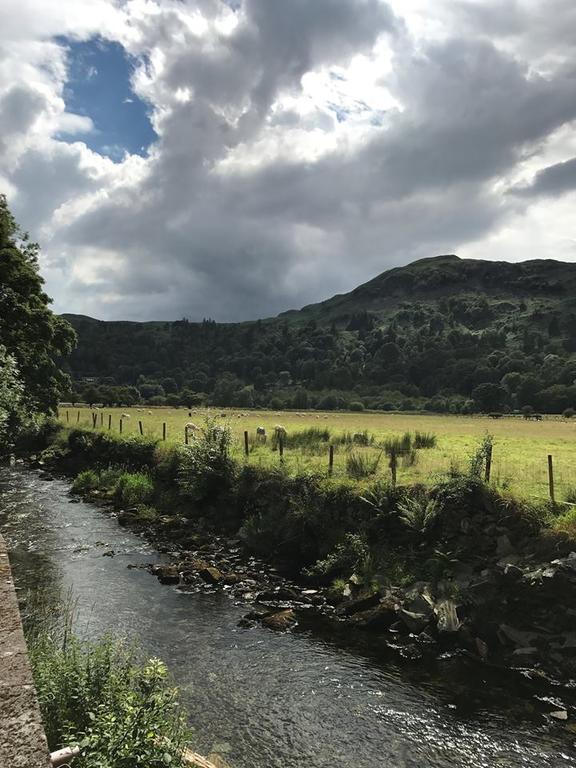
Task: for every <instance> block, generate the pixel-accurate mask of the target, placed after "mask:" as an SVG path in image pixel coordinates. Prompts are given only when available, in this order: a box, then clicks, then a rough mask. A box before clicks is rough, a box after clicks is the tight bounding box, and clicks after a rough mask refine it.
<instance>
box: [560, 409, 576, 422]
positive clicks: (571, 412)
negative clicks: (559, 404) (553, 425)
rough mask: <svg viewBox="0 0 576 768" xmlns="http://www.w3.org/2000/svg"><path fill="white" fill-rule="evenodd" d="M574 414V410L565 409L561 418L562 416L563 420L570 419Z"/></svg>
mask: <svg viewBox="0 0 576 768" xmlns="http://www.w3.org/2000/svg"><path fill="white" fill-rule="evenodd" d="M575 413H576V411H575V410H574V408H566V409H565V410H564V412H563V413H562V416H564V418H565V419H571V418H572V417H573V416H574V414H575Z"/></svg>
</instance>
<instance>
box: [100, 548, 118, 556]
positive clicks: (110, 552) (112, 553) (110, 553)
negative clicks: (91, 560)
mask: <svg viewBox="0 0 576 768" xmlns="http://www.w3.org/2000/svg"><path fill="white" fill-rule="evenodd" d="M115 554H116V553H115V552H114V550H113V549H108V550H106V552H102V557H114V555H115Z"/></svg>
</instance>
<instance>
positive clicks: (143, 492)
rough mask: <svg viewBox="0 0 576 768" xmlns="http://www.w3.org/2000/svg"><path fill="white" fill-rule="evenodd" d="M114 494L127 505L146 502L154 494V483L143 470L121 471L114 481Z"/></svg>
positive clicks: (133, 505) (137, 504)
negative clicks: (116, 480) (115, 481)
mask: <svg viewBox="0 0 576 768" xmlns="http://www.w3.org/2000/svg"><path fill="white" fill-rule="evenodd" d="M115 494H116V497H117V498H118V500H119V501H120V503H121V504H124V505H125V506H127V507H136V506H139V505H140V504H148V503H149V502H150V500H151V498H152V496H153V495H154V483H153V482H152V479H151V478H150V476H149V475H145V474H144V473H143V472H123V473H122V474H121V475H120V477H119V478H118V482H117V483H116V488H115Z"/></svg>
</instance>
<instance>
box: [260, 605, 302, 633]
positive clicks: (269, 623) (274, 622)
mask: <svg viewBox="0 0 576 768" xmlns="http://www.w3.org/2000/svg"><path fill="white" fill-rule="evenodd" d="M295 623H296V615H295V613H294V611H293V610H292V609H291V608H288V609H286V610H284V611H276V612H275V613H269V614H267V615H266V616H264V618H263V619H262V624H264V626H265V627H268V628H269V629H274V630H277V631H279V632H283V631H285V630H286V629H289V628H290V627H291V626H293V625H294V624H295Z"/></svg>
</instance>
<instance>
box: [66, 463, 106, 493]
mask: <svg viewBox="0 0 576 768" xmlns="http://www.w3.org/2000/svg"><path fill="white" fill-rule="evenodd" d="M99 487H100V477H99V476H98V472H96V471H95V470H93V469H87V470H85V471H84V472H80V474H79V475H77V477H76V478H75V479H74V482H73V483H72V492H73V493H89V492H90V491H95V490H96V489H97V488H99Z"/></svg>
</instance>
